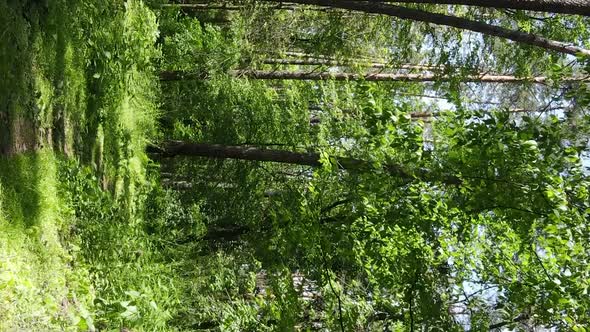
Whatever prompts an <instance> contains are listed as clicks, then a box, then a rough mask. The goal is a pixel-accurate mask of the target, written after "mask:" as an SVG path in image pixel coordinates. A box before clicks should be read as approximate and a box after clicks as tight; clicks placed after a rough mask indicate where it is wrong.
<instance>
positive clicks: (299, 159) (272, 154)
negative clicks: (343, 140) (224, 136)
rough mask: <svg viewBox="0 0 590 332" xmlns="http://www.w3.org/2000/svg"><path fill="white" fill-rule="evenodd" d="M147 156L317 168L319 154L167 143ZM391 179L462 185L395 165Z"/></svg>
mask: <svg viewBox="0 0 590 332" xmlns="http://www.w3.org/2000/svg"><path fill="white" fill-rule="evenodd" d="M147 152H148V153H156V154H162V155H163V156H165V157H174V156H194V157H205V158H216V159H239V160H251V161H270V162H276V163H283V164H292V165H301V166H312V167H319V166H321V163H320V154H319V153H315V152H292V151H282V150H272V149H262V148H259V147H254V146H229V145H220V144H206V143H191V142H183V141H167V142H164V144H163V145H162V146H161V147H155V146H150V147H148V148H147ZM336 162H337V165H338V167H339V168H341V169H345V170H348V171H366V170H371V169H374V167H373V166H372V164H371V163H370V162H367V161H364V160H360V159H354V158H345V157H343V158H337V159H336ZM383 169H384V170H385V171H386V172H388V173H389V174H391V175H393V176H398V177H400V178H403V179H407V180H412V179H415V178H420V179H422V180H426V181H440V182H443V183H446V184H452V185H457V184H461V180H460V179H459V178H457V177H455V176H443V177H441V178H434V177H433V175H432V174H431V172H429V171H428V170H424V169H419V170H415V171H412V172H409V171H406V170H404V169H403V168H402V167H400V166H398V165H392V164H388V165H386V166H384V168H383Z"/></svg>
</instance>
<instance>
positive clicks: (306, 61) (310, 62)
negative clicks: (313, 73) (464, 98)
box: [262, 58, 444, 70]
mask: <svg viewBox="0 0 590 332" xmlns="http://www.w3.org/2000/svg"><path fill="white" fill-rule="evenodd" d="M262 63H264V64H267V65H297V66H322V65H325V66H335V67H344V66H359V67H370V68H377V69H382V68H397V69H408V70H442V69H444V68H442V67H439V66H429V65H412V64H405V63H404V64H387V63H380V62H367V63H364V62H363V61H361V60H356V61H355V60H342V61H339V60H329V59H321V58H316V59H314V58H303V59H272V58H271V59H264V60H262Z"/></svg>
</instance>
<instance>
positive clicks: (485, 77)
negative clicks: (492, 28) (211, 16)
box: [160, 69, 588, 84]
mask: <svg viewBox="0 0 590 332" xmlns="http://www.w3.org/2000/svg"><path fill="white" fill-rule="evenodd" d="M230 74H231V75H232V76H234V77H243V78H251V79H262V80H313V81H319V80H336V81H358V80H364V81H369V82H373V81H375V82H378V81H385V82H392V81H399V82H448V81H451V80H456V79H455V78H453V77H451V76H448V75H437V74H392V73H379V72H378V73H368V74H357V73H346V72H336V71H333V72H331V71H323V72H317V71H316V72H313V71H312V72H304V71H286V70H272V71H266V70H248V69H243V70H233V71H231V72H230ZM205 78H207V74H205V73H200V74H199V73H196V74H195V73H185V72H178V71H165V72H161V73H160V80H161V81H181V80H191V79H205ZM458 79H459V80H460V81H461V82H466V83H467V82H475V83H527V82H529V83H535V84H547V83H549V81H550V78H548V77H544V76H538V77H516V76H512V75H490V74H479V75H466V76H463V77H460V78H458ZM560 81H561V82H563V83H575V82H586V81H588V78H587V77H561V78H560Z"/></svg>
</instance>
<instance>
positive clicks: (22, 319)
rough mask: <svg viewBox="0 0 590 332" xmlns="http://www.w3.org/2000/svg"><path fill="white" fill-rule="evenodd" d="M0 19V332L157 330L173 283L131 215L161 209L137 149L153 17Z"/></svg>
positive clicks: (146, 123)
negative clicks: (154, 205)
mask: <svg viewBox="0 0 590 332" xmlns="http://www.w3.org/2000/svg"><path fill="white" fill-rule="evenodd" d="M0 22H2V23H1V25H2V26H1V30H2V34H1V36H0V38H1V39H0V40H1V42H0V72H1V73H2V75H3V77H2V79H1V80H0V121H1V122H2V123H1V127H2V131H1V133H0V147H1V148H2V152H3V153H4V154H5V156H3V157H0V229H1V230H2V231H1V232H0V330H3V331H4V330H27V331H52V330H94V329H99V330H118V329H121V328H133V329H145V330H150V331H155V330H169V329H170V328H169V327H168V322H169V321H171V320H172V319H173V318H174V317H176V316H177V311H178V305H179V303H181V302H182V301H181V300H180V298H179V297H180V289H181V287H182V285H181V284H179V281H178V280H180V279H178V278H176V276H175V273H176V272H175V271H174V265H172V264H168V262H167V261H166V260H167V258H166V257H165V253H164V251H161V250H156V249H158V246H162V245H163V244H161V243H158V242H156V241H155V240H154V239H152V238H155V236H152V235H151V234H152V233H153V230H152V231H150V229H151V228H153V227H151V226H149V225H147V223H146V220H147V219H146V217H150V216H147V215H146V213H147V212H145V211H144V210H145V209H144V206H145V202H146V200H148V199H156V198H154V195H156V196H158V197H164V198H162V199H164V200H166V199H167V200H168V201H166V203H167V204H171V202H172V203H173V198H171V197H169V194H167V193H166V192H164V191H162V190H161V189H158V188H157V187H156V186H155V185H153V184H152V181H150V176H148V174H147V171H146V170H147V169H148V159H147V157H146V155H145V154H144V152H143V151H144V148H145V145H146V144H147V142H148V140H149V139H150V138H152V137H153V135H154V132H155V118H156V115H157V111H156V109H157V98H158V86H157V82H158V81H157V79H155V71H154V67H153V63H154V61H155V60H156V59H157V58H158V57H159V54H160V52H159V50H158V49H157V47H156V46H155V42H156V38H157V37H158V28H157V23H156V16H155V14H154V13H153V12H152V11H151V10H150V9H149V8H148V7H147V6H146V5H145V4H143V3H142V2H141V1H128V2H126V3H123V2H120V1H65V0H55V1H53V0H51V1H28V2H27V1H24V2H22V1H10V0H2V1H0ZM153 213H155V214H159V213H160V211H154V212H153ZM173 217H174V216H173ZM184 217H185V218H193V217H191V216H188V217H187V216H184ZM163 218H170V216H163ZM195 220H198V212H197V213H195ZM148 226H149V227H148ZM150 227H151V228H150ZM150 232H152V233H150ZM159 241H160V240H159Z"/></svg>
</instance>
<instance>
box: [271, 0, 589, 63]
mask: <svg viewBox="0 0 590 332" xmlns="http://www.w3.org/2000/svg"><path fill="white" fill-rule="evenodd" d="M262 1H267V2H276V1H277V0H262ZM290 2H293V3H298V4H303V5H315V6H321V7H331V8H340V9H349V10H355V11H360V12H365V13H372V14H381V15H389V16H393V17H398V18H401V19H408V20H413V21H419V22H425V23H433V24H438V25H444V26H449V27H454V28H458V29H464V30H470V31H475V32H479V33H483V34H486V35H490V36H496V37H500V38H505V39H508V40H512V41H515V42H517V43H522V44H527V45H533V46H537V47H541V48H544V49H547V50H552V51H557V52H559V53H565V54H573V55H577V54H584V55H587V56H590V50H588V49H584V48H582V47H578V46H573V45H570V44H567V43H564V42H560V41H556V40H551V39H547V38H544V37H541V36H538V35H534V34H530V33H526V32H522V31H517V30H510V29H506V28H502V27H499V26H496V25H491V24H487V23H483V22H478V21H473V20H469V19H465V18H461V17H457V16H451V15H444V14H436V13H431V12H427V11H424V10H418V9H412V8H406V7H400V6H395V5H390V4H387V3H383V2H377V1H373V2H365V1H350V0H339V1H333V0H292V1H290Z"/></svg>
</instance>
